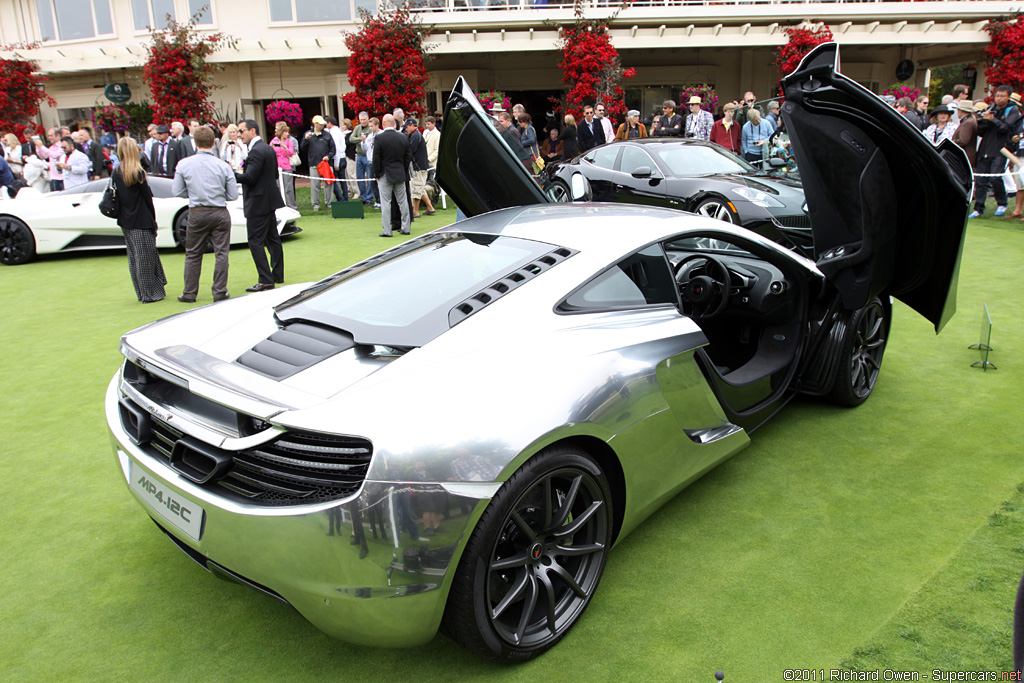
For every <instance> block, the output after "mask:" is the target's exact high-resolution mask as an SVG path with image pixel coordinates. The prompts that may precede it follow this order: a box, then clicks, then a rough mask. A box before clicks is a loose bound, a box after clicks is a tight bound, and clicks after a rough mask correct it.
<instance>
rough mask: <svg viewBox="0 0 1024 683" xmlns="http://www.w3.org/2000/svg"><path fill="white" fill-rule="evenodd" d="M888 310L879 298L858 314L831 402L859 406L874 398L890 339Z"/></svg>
mask: <svg viewBox="0 0 1024 683" xmlns="http://www.w3.org/2000/svg"><path fill="white" fill-rule="evenodd" d="M888 310H889V309H888V307H887V306H886V305H885V304H883V303H882V301H881V300H880V299H879V298H878V297H875V298H874V299H872V300H871V301H869V302H868V304H867V305H866V306H864V307H863V308H858V309H857V310H856V311H854V312H853V313H852V314H851V315H850V317H849V320H848V321H847V323H846V325H847V327H846V332H845V333H844V335H843V339H842V342H841V343H840V344H841V345H840V361H839V368H838V369H837V371H836V378H835V382H834V383H833V384H832V390H831V392H830V393H829V399H831V400H832V401H834V402H836V403H838V404H840V405H844V406H859V405H860V404H861V403H863V402H864V401H866V400H867V398H868V396H870V395H871V391H872V390H873V389H874V388H875V382H876V381H877V380H878V372H879V370H880V369H881V368H882V355H883V354H884V353H885V341H886V339H887V338H888V336H889V315H888Z"/></svg>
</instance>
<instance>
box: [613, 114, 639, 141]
mask: <svg viewBox="0 0 1024 683" xmlns="http://www.w3.org/2000/svg"><path fill="white" fill-rule="evenodd" d="M645 137H647V127H646V126H644V124H642V123H640V112H639V111H637V110H636V109H630V110H629V111H627V112H626V122H625V123H623V124H621V125H620V126H619V129H618V130H617V131H615V137H614V138H613V139H614V140H635V139H637V138H645Z"/></svg>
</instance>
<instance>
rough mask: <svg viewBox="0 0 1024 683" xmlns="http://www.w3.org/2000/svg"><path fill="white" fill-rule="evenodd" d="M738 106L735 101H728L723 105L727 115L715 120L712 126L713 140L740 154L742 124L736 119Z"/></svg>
mask: <svg viewBox="0 0 1024 683" xmlns="http://www.w3.org/2000/svg"><path fill="white" fill-rule="evenodd" d="M737 109H738V107H737V106H736V104H734V103H733V102H726V103H725V106H723V107H722V111H723V112H725V116H723V117H722V118H720V119H719V120H717V121H715V123H714V125H713V126H711V138H710V140H711V142H714V143H715V144H718V145H721V146H722V147H724V148H725V149H727V150H729V151H730V152H733V153H734V154H740V152H741V151H742V150H741V148H740V130H741V129H742V126H740V124H739V123H738V122H737V121H736V110H737Z"/></svg>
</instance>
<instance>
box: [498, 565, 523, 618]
mask: <svg viewBox="0 0 1024 683" xmlns="http://www.w3.org/2000/svg"><path fill="white" fill-rule="evenodd" d="M529 583H530V572H528V571H522V572H520V573H519V576H517V577H516V582H515V584H514V585H513V586H512V588H511V589H509V591H508V593H506V594H505V597H503V598H502V599H501V602H499V603H498V604H497V605H496V606H495V607H494V608H493V609H492V610H491V619H497V618H498V617H500V616H501V615H502V614H504V613H505V610H506V609H508V606H509V605H511V604H512V603H513V602H515V601H516V600H517V599H518V598H519V597H520V596H522V594H523V591H524V590H526V586H527V584H529Z"/></svg>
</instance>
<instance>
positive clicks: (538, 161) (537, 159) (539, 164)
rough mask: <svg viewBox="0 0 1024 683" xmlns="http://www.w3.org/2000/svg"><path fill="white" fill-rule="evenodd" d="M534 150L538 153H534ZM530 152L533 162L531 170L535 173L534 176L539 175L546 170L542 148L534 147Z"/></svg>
mask: <svg viewBox="0 0 1024 683" xmlns="http://www.w3.org/2000/svg"><path fill="white" fill-rule="evenodd" d="M533 150H537V151H536V152H534V151H533ZM530 152H531V154H530V161H531V162H532V164H531V165H530V170H531V171H533V174H534V175H537V174H538V173H540V172H541V171H543V170H544V157H542V156H541V155H540V147H539V146H538V145H534V146H533V147H532V148H530Z"/></svg>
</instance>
